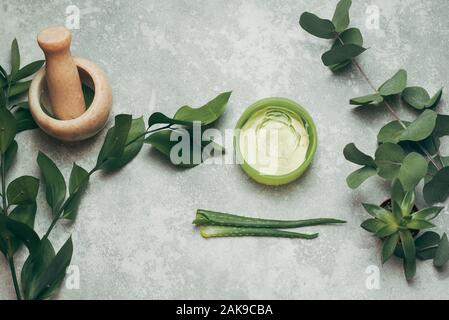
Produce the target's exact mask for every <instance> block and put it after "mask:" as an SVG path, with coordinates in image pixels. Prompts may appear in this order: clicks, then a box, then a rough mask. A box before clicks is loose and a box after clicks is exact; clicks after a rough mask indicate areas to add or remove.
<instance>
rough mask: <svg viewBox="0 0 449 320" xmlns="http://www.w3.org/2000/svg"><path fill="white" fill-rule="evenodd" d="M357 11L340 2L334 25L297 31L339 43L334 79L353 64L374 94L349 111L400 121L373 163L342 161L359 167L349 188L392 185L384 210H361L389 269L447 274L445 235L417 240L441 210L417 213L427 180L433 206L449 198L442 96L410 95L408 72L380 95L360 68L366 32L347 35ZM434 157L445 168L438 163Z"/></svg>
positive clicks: (333, 54)
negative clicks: (429, 264)
mask: <svg viewBox="0 0 449 320" xmlns="http://www.w3.org/2000/svg"><path fill="white" fill-rule="evenodd" d="M351 4H352V1H351V0H340V1H339V2H338V4H337V7H336V9H335V13H334V16H333V18H332V21H331V20H327V19H321V18H319V17H318V16H316V15H315V14H313V13H309V12H305V13H303V14H302V15H301V18H300V21H299V23H300V25H301V27H302V28H303V29H304V30H306V31H307V32H309V33H310V34H312V35H314V36H316V37H319V38H324V39H330V40H333V41H334V43H333V45H332V47H331V49H330V50H328V51H327V52H325V53H324V54H323V55H322V57H321V59H322V61H323V63H324V65H326V66H327V67H329V68H330V69H331V71H333V72H336V71H338V70H341V69H343V68H345V67H347V66H349V65H351V64H353V65H354V66H355V67H356V68H357V69H358V71H359V72H360V73H361V75H362V76H363V78H364V79H365V81H366V82H367V83H368V85H369V87H370V88H371V89H372V91H373V93H371V94H368V95H364V96H361V97H356V98H352V99H351V100H350V104H351V105H356V106H370V105H373V104H374V105H379V104H383V105H384V106H385V107H386V109H387V111H388V112H389V113H390V114H391V115H392V116H393V118H394V119H395V121H392V122H389V123H388V124H386V125H385V126H383V127H382V129H380V131H379V134H378V135H377V142H378V147H377V150H376V152H375V156H374V157H371V156H369V155H367V154H365V153H363V152H362V151H360V150H359V149H358V148H357V147H356V146H355V144H353V143H350V144H348V145H347V146H346V147H345V149H344V151H343V154H344V157H345V158H346V159H347V160H348V161H350V162H352V163H354V164H357V165H359V166H361V167H360V168H359V169H358V170H356V171H354V172H352V173H351V174H350V175H349V176H348V177H347V180H346V181H347V184H348V186H349V187H350V188H352V189H355V188H358V187H359V186H360V185H361V184H362V183H363V182H364V181H366V180H367V179H368V178H370V177H372V176H375V175H378V176H380V177H381V178H384V179H386V180H388V181H390V182H391V183H392V186H391V198H390V199H389V200H387V201H385V202H384V203H383V204H381V205H380V206H378V205H374V204H363V206H364V208H365V209H366V211H367V212H368V213H370V215H371V216H372V217H371V218H370V219H368V220H366V221H364V222H363V224H362V228H364V229H365V230H367V231H368V232H371V233H373V234H374V235H376V236H377V237H379V238H380V239H381V240H382V242H383V246H382V262H383V263H384V262H386V261H387V260H388V259H390V257H392V256H393V255H396V256H397V257H399V258H401V259H403V260H404V272H405V276H406V279H407V280H410V279H412V278H413V277H414V275H415V273H416V260H417V259H419V260H429V259H433V264H434V265H435V267H442V266H444V265H445V264H446V263H447V262H448V261H449V241H448V237H447V235H446V234H443V235H442V236H440V235H438V234H437V233H435V232H431V231H427V232H425V233H423V234H419V233H420V231H422V230H426V229H430V228H433V227H435V225H434V224H432V223H431V222H430V221H431V220H433V219H434V218H435V217H436V216H438V214H439V213H440V212H441V211H442V209H443V208H442V207H428V208H425V209H422V210H420V211H419V210H418V209H417V208H416V206H415V189H416V187H417V185H418V184H419V182H420V181H422V180H423V179H424V189H423V195H424V199H425V200H426V202H427V203H436V202H442V201H444V200H446V199H447V197H448V196H449V183H448V181H449V167H447V166H446V164H445V163H444V161H443V157H442V156H441V153H440V151H439V138H441V137H443V136H447V135H449V115H440V114H437V113H436V112H435V111H434V110H433V109H434V108H435V107H436V106H437V105H438V103H439V101H440V99H441V96H442V89H440V90H439V91H438V92H437V93H436V94H435V95H434V96H432V97H431V96H430V95H429V93H428V92H427V91H426V90H425V89H424V88H422V87H417V86H414V87H407V72H406V71H405V70H403V69H401V70H399V71H398V72H397V73H396V74H395V75H394V76H393V77H391V78H390V79H388V80H387V81H386V82H384V83H383V84H382V85H381V86H380V87H379V88H376V87H375V86H374V84H373V82H372V81H371V79H370V78H369V77H368V75H367V74H366V72H365V71H364V70H363V68H362V67H361V66H360V64H359V63H358V61H357V60H356V57H357V56H359V55H360V54H361V53H363V52H364V51H365V50H366V49H365V48H364V47H363V36H362V34H361V32H360V30H359V29H357V28H349V23H350V18H349V9H350V7H351ZM391 96H400V97H401V98H402V100H403V101H404V102H405V104H406V105H407V106H409V107H412V108H414V109H416V110H418V111H420V112H421V113H420V114H419V116H418V117H417V118H416V119H415V120H414V121H412V122H408V121H403V120H401V118H400V117H399V115H398V114H397V113H396V112H395V110H394V109H393V107H392V106H391V104H390V102H389V101H388V98H389V97H391ZM427 143H431V145H430V146H429V149H431V150H432V151H430V152H429V149H428V148H426V146H425V144H427ZM433 149H435V154H436V156H435V157H437V158H438V159H439V161H440V163H441V164H439V163H437V161H436V159H435V158H434V156H432V154H431V153H433ZM422 154H424V156H425V157H424V156H423V155H422ZM426 158H427V159H426ZM429 163H432V165H433V166H429ZM423 243H425V244H426V245H425V248H424V247H423Z"/></svg>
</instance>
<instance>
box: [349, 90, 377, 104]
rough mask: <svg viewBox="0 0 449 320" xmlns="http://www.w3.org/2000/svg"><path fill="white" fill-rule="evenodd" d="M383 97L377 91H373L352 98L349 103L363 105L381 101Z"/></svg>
mask: <svg viewBox="0 0 449 320" xmlns="http://www.w3.org/2000/svg"><path fill="white" fill-rule="evenodd" d="M382 101H384V98H383V97H382V96H381V95H380V94H379V93H373V94H369V95H366V96H362V97H357V98H352V99H351V100H349V103H350V104H352V105H357V106H364V105H367V104H372V103H375V104H377V103H381V102H382Z"/></svg>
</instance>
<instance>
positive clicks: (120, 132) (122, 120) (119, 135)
mask: <svg viewBox="0 0 449 320" xmlns="http://www.w3.org/2000/svg"><path fill="white" fill-rule="evenodd" d="M131 124H132V117H131V115H127V114H119V115H118V116H116V117H115V123H114V126H113V127H112V128H110V129H109V130H108V132H107V134H106V138H105V139H104V142H103V146H102V147H101V150H100V153H99V155H98V159H97V164H96V167H97V168H99V169H101V168H103V166H104V165H105V163H106V162H107V161H108V160H111V159H119V158H120V157H121V156H122V155H123V153H124V150H125V144H126V140H127V139H128V133H129V131H130V129H131Z"/></svg>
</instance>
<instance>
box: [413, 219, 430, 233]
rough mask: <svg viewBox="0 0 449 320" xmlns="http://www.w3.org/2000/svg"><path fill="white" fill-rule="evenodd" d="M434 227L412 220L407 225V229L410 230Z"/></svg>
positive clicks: (424, 222)
mask: <svg viewBox="0 0 449 320" xmlns="http://www.w3.org/2000/svg"><path fill="white" fill-rule="evenodd" d="M434 227H435V225H434V224H433V223H430V222H429V221H426V220H417V219H413V220H412V221H410V222H409V223H407V228H409V229H412V230H424V229H431V228H434Z"/></svg>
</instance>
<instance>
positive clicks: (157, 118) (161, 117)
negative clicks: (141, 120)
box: [148, 112, 193, 128]
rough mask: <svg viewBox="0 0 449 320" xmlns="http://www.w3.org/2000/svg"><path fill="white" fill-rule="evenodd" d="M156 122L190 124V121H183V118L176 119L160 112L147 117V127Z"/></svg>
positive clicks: (191, 123)
mask: <svg viewBox="0 0 449 320" xmlns="http://www.w3.org/2000/svg"><path fill="white" fill-rule="evenodd" d="M156 124H170V125H174V124H179V125H184V126H192V125H193V122H192V121H183V120H177V119H172V118H169V117H167V116H166V115H165V114H163V113H161V112H155V113H153V114H152V115H151V116H150V117H149V118H148V128H151V127H152V126H154V125H156Z"/></svg>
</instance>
